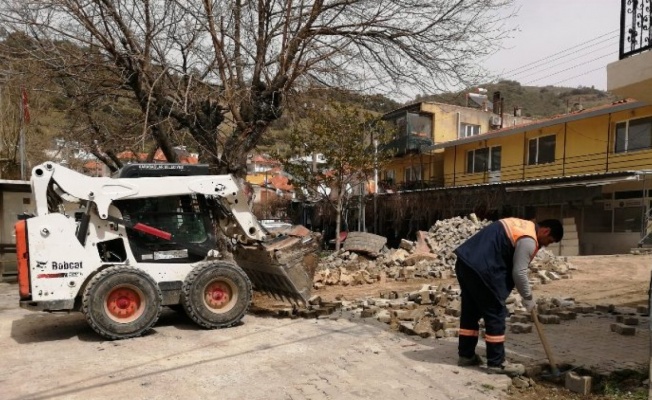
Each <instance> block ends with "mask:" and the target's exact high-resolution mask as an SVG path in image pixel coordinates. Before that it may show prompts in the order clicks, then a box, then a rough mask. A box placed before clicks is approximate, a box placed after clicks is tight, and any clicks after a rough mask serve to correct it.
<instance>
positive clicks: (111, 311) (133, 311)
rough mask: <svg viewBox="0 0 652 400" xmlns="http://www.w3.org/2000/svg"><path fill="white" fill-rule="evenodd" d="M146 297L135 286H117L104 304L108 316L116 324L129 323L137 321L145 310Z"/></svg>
mask: <svg viewBox="0 0 652 400" xmlns="http://www.w3.org/2000/svg"><path fill="white" fill-rule="evenodd" d="M145 303H146V302H145V296H143V292H141V291H140V289H138V288H137V287H135V286H131V285H122V286H117V287H115V288H113V289H111V291H110V292H109V294H108V295H107V296H106V301H105V302H104V310H105V311H106V314H107V315H108V316H109V318H111V319H112V320H113V321H115V322H120V323H128V322H131V321H134V320H136V319H137V318H138V317H140V316H141V315H142V314H143V311H144V310H145V306H146V304H145Z"/></svg>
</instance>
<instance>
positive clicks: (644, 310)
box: [636, 306, 650, 315]
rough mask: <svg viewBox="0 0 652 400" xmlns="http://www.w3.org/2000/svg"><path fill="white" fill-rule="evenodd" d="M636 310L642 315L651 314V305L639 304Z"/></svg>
mask: <svg viewBox="0 0 652 400" xmlns="http://www.w3.org/2000/svg"><path fill="white" fill-rule="evenodd" d="M636 312H637V313H639V314H642V315H650V307H648V306H638V307H636Z"/></svg>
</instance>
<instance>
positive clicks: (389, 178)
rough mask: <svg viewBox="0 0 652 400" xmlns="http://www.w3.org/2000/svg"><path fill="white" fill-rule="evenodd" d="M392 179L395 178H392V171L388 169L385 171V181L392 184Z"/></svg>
mask: <svg viewBox="0 0 652 400" xmlns="http://www.w3.org/2000/svg"><path fill="white" fill-rule="evenodd" d="M394 178H395V176H394V170H393V169H388V170H387V171H385V180H386V181H391V182H394Z"/></svg>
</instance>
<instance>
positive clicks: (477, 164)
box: [466, 146, 501, 174]
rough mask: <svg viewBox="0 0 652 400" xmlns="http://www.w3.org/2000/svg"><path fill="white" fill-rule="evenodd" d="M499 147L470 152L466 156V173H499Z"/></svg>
mask: <svg viewBox="0 0 652 400" xmlns="http://www.w3.org/2000/svg"><path fill="white" fill-rule="evenodd" d="M500 153H501V146H495V147H485V148H484V149H477V150H471V151H469V152H468V153H467V155H466V172H467V173H469V174H470V173H475V172H485V171H500Z"/></svg>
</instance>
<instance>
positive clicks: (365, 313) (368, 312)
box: [360, 306, 380, 318]
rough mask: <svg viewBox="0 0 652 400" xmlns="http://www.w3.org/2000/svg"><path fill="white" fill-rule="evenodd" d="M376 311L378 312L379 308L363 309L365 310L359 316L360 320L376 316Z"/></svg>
mask: <svg viewBox="0 0 652 400" xmlns="http://www.w3.org/2000/svg"><path fill="white" fill-rule="evenodd" d="M378 310H380V308H378V307H376V306H372V307H369V308H365V309H363V310H362V313H361V314H360V317H361V318H370V317H373V316H374V315H376V313H378Z"/></svg>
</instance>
